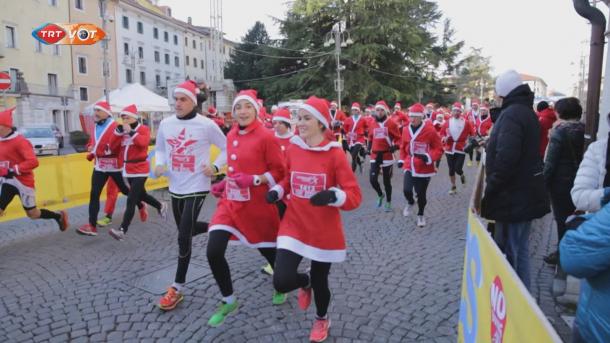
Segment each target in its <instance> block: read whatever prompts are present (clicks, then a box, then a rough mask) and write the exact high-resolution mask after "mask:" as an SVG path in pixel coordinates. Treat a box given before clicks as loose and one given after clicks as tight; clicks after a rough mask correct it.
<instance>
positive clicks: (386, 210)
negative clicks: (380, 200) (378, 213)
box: [383, 202, 392, 212]
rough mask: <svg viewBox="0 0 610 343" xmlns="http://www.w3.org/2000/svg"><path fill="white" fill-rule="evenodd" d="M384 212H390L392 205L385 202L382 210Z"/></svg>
mask: <svg viewBox="0 0 610 343" xmlns="http://www.w3.org/2000/svg"><path fill="white" fill-rule="evenodd" d="M383 210H384V211H385V212H392V203H389V202H386V203H385V208H384V209H383Z"/></svg>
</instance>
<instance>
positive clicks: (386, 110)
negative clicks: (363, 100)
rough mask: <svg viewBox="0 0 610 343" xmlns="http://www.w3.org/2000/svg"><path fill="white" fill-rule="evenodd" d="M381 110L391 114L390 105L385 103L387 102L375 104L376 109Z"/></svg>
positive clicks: (380, 101) (381, 101)
mask: <svg viewBox="0 0 610 343" xmlns="http://www.w3.org/2000/svg"><path fill="white" fill-rule="evenodd" d="M378 108H381V109H382V110H384V111H385V112H386V113H390V107H389V106H388V104H386V103H385V101H383V100H379V101H377V103H376V104H375V109H378Z"/></svg>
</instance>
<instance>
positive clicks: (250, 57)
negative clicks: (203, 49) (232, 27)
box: [225, 21, 270, 90]
mask: <svg viewBox="0 0 610 343" xmlns="http://www.w3.org/2000/svg"><path fill="white" fill-rule="evenodd" d="M269 42H270V39H269V34H268V33H267V30H266V29H265V25H264V24H263V23H261V22H260V21H257V22H256V23H255V24H254V26H253V27H252V28H251V29H250V31H248V33H247V34H246V36H245V37H244V39H243V42H242V43H241V44H239V45H238V46H237V47H236V48H235V49H234V52H233V54H232V56H231V60H230V61H229V63H227V65H226V67H225V77H226V78H228V79H233V80H234V81H236V87H237V89H240V90H241V89H247V88H252V87H251V86H252V83H251V82H242V81H241V80H250V79H256V78H259V77H260V76H261V75H262V73H263V70H262V65H263V64H264V63H265V58H264V56H261V55H262V54H263V52H262V49H261V45H266V44H269Z"/></svg>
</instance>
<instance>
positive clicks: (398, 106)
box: [394, 102, 402, 109]
mask: <svg viewBox="0 0 610 343" xmlns="http://www.w3.org/2000/svg"><path fill="white" fill-rule="evenodd" d="M396 108H397V109H401V108H402V106H401V105H400V103H399V102H397V103H396V104H394V109H396Z"/></svg>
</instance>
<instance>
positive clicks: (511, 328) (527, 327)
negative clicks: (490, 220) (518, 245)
mask: <svg viewBox="0 0 610 343" xmlns="http://www.w3.org/2000/svg"><path fill="white" fill-rule="evenodd" d="M458 341H459V342H465V343H475V342H477V343H478V342H494V343H501V342H537V343H542V342H561V339H560V338H559V336H558V335H557V333H556V332H555V330H554V329H553V327H552V326H551V324H550V323H549V322H548V320H547V319H546V317H545V316H544V314H543V313H542V311H541V310H540V308H539V307H538V305H537V304H536V302H535V301H534V299H533V298H532V297H531V296H530V294H529V292H528V291H527V289H526V288H525V286H523V284H522V283H521V281H520V280H519V277H518V276H517V274H516V273H515V272H514V271H513V269H512V267H511V266H510V265H509V264H508V261H507V260H506V259H505V258H504V255H503V254H502V252H501V251H500V250H499V249H498V247H497V245H496V244H495V242H494V241H493V240H492V238H491V236H490V235H489V233H488V232H487V230H486V229H485V228H484V226H483V224H482V223H481V221H480V220H479V219H478V218H477V217H476V216H475V215H474V214H473V213H471V212H470V211H469V214H468V232H467V238H466V252H465V257H464V273H463V277H462V298H461V301H460V321H459V326H458Z"/></svg>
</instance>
